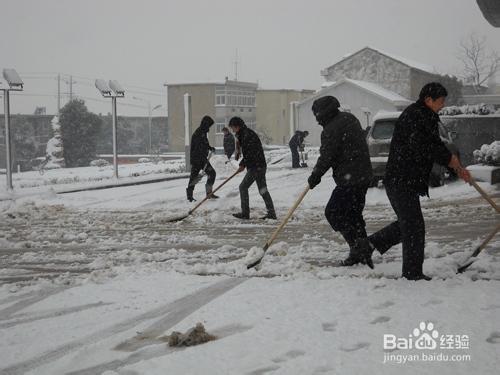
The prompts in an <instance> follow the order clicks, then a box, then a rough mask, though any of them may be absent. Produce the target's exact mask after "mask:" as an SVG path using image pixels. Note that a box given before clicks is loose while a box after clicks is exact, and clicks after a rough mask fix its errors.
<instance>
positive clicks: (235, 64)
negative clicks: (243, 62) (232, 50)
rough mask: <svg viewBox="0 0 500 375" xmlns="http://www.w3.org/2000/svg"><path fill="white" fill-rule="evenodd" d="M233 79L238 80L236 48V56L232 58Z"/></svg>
mask: <svg viewBox="0 0 500 375" xmlns="http://www.w3.org/2000/svg"><path fill="white" fill-rule="evenodd" d="M234 80H235V81H237V80H238V48H236V58H235V60H234Z"/></svg>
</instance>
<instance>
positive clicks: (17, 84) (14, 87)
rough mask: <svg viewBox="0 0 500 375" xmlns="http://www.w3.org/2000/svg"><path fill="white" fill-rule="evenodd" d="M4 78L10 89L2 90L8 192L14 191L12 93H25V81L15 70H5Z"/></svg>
mask: <svg viewBox="0 0 500 375" xmlns="http://www.w3.org/2000/svg"><path fill="white" fill-rule="evenodd" d="M3 78H4V79H5V81H7V84H8V85H9V87H8V88H0V90H1V91H3V104H4V114H5V153H6V156H5V164H6V165H5V167H6V168H5V171H6V176H7V190H13V189H14V187H13V185H12V161H11V157H12V154H11V139H10V91H23V85H24V83H23V81H22V79H21V77H19V74H17V72H16V71H15V70H14V69H4V70H3Z"/></svg>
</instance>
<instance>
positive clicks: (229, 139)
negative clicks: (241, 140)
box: [222, 128, 236, 160]
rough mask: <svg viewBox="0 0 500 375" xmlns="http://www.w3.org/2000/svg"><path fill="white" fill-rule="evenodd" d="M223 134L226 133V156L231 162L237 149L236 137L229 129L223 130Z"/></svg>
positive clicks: (224, 143) (224, 142)
mask: <svg viewBox="0 0 500 375" xmlns="http://www.w3.org/2000/svg"><path fill="white" fill-rule="evenodd" d="M222 133H224V141H223V145H224V154H225V155H226V156H227V160H231V156H233V154H234V150H235V149H236V145H235V141H234V135H232V134H231V132H230V131H229V129H228V128H223V129H222Z"/></svg>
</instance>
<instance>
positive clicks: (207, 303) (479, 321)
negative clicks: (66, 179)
mask: <svg viewBox="0 0 500 375" xmlns="http://www.w3.org/2000/svg"><path fill="white" fill-rule="evenodd" d="M275 158H276V160H277V159H279V155H276V156H275ZM287 162H288V161H287V160H286V159H285V160H283V161H282V162H280V163H277V164H276V165H273V164H270V166H269V170H268V187H269V191H270V192H271V195H272V197H273V199H274V202H275V205H276V207H277V211H278V216H281V217H283V215H284V214H285V213H286V211H287V210H288V207H289V206H290V205H291V203H293V201H294V200H295V199H296V197H297V196H298V194H300V192H301V191H302V190H303V188H304V187H305V183H306V180H307V176H308V173H309V172H310V170H309V171H308V170H307V169H299V170H291V169H288V168H284V165H285V163H287ZM213 164H214V166H215V169H216V170H217V172H218V179H217V182H216V184H218V183H221V182H222V181H223V179H224V178H226V177H227V176H229V175H231V174H232V173H233V171H234V168H235V165H231V164H225V163H224V159H223V158H219V157H218V156H216V157H215V158H214V160H213ZM241 178H242V177H241V176H237V177H235V178H234V180H233V181H231V182H229V183H228V184H227V185H226V187H225V188H224V189H222V190H221V191H220V194H219V195H220V196H221V198H220V199H219V200H214V201H209V202H207V203H206V204H205V205H203V206H202V207H201V208H200V209H199V210H198V211H196V212H195V213H194V214H193V215H191V216H190V217H188V218H187V219H185V220H183V221H181V222H178V223H168V219H169V218H171V217H173V216H176V215H179V214H182V213H187V211H188V209H189V207H190V205H188V204H186V202H185V185H186V182H187V181H186V180H174V181H168V182H161V183H155V184H149V185H141V186H130V187H126V188H115V189H107V190H100V191H86V192H79V193H73V194H64V195H55V194H47V193H45V194H41V195H37V196H30V197H20V198H18V199H16V200H14V201H5V202H1V203H0V219H1V220H0V231H1V233H2V235H1V236H0V265H1V268H0V280H1V285H0V331H1V334H2V338H3V340H2V341H1V343H0V373H6V374H21V373H28V374H65V373H79V374H101V373H102V374H106V375H110V374H123V375H130V374H160V373H161V374H165V373H189V374H254V375H256V374H264V373H269V374H271V373H272V374H314V373H316V374H322V373H330V374H339V373H341V374H366V373H373V374H379V373H380V374H382V373H384V374H393V373H394V374H396V373H398V374H420V373H438V372H439V373H443V374H452V373H453V374H462V373H463V374H466V373H467V374H468V373H470V372H472V371H475V372H476V373H480V374H496V373H497V368H498V366H499V364H500V363H499V360H498V358H500V355H499V354H500V326H499V325H498V314H499V312H500V292H499V290H500V289H499V286H500V258H499V256H498V252H496V251H495V250H498V249H499V248H500V240H499V239H498V238H496V239H494V240H493V241H492V243H491V245H490V247H489V248H488V249H487V250H485V251H484V252H483V253H482V254H481V255H480V257H479V259H478V261H477V262H476V263H475V264H474V265H473V266H471V268H470V270H469V271H467V272H466V273H464V274H462V275H458V276H457V275H455V271H456V266H457V264H459V263H460V262H461V261H462V260H463V259H465V258H466V257H467V255H468V254H470V252H471V251H472V249H473V248H474V246H477V245H478V244H479V243H480V241H481V239H482V238H484V237H485V236H486V234H487V232H488V231H490V230H492V229H493V227H494V226H495V223H498V217H497V216H498V215H496V216H495V214H494V213H493V211H492V209H491V207H489V206H488V205H487V203H485V202H484V201H483V200H482V199H481V198H478V194H477V192H475V190H473V188H471V187H470V186H467V185H465V184H463V183H460V182H455V183H451V184H449V185H447V186H444V187H441V188H437V189H432V190H431V199H430V200H428V199H423V208H424V215H425V217H426V222H427V230H428V241H427V247H426V261H425V264H424V268H425V270H426V272H427V273H428V274H430V275H431V276H433V277H434V279H433V280H432V281H431V282H408V281H405V280H401V279H399V275H400V271H401V248H400V246H398V247H395V248H394V249H392V250H391V251H390V252H389V253H387V254H386V255H385V256H384V257H381V256H379V255H376V256H375V257H374V261H375V267H376V268H375V270H370V269H368V268H366V267H362V266H359V267H353V268H339V267H332V266H331V261H332V260H333V261H334V260H337V259H342V258H343V257H344V256H345V254H346V251H347V246H346V245H345V244H344V242H343V241H342V239H341V238H340V236H338V234H335V233H333V232H332V231H331V229H330V228H329V227H328V224H327V223H326V220H325V219H324V217H323V207H324V205H325V203H326V201H327V200H328V198H329V194H330V192H331V189H332V188H333V181H332V179H331V178H330V177H329V176H327V175H325V177H324V178H323V182H322V183H321V185H319V186H318V187H317V188H315V189H314V190H312V191H311V192H309V193H308V195H307V196H306V198H305V200H304V202H303V204H302V205H301V207H300V208H299V210H298V211H297V213H296V214H295V215H294V217H293V219H292V220H291V221H290V223H289V224H288V225H287V227H286V228H285V230H284V232H283V233H282V235H280V236H279V237H278V240H277V241H276V243H275V244H274V245H273V246H272V247H271V248H270V249H269V251H268V254H267V255H266V257H265V259H264V262H263V265H262V269H261V270H260V271H258V272H257V271H255V270H246V268H245V266H244V257H245V255H246V254H247V252H248V250H249V249H251V248H252V247H254V246H262V244H263V243H264V242H265V240H266V239H267V238H268V236H269V235H270V233H271V232H272V230H273V229H274V228H275V226H276V225H277V223H276V222H274V221H268V220H266V221H260V220H258V219H256V218H257V217H259V216H260V215H261V214H263V213H264V211H265V208H264V204H263V202H262V199H261V198H260V196H259V195H258V192H257V189H256V188H255V187H252V188H251V194H250V201H251V207H252V218H253V219H252V220H251V221H250V222H240V221H238V220H237V219H235V218H233V217H232V216H231V213H232V212H237V211H238V210H239V194H238V184H239V181H241ZM481 186H482V187H484V188H486V189H487V190H488V191H489V192H490V193H494V194H498V191H497V190H496V188H495V187H491V186H488V185H486V184H481ZM203 190H204V188H203V182H202V183H200V184H199V185H198V186H197V187H196V190H195V198H197V199H200V198H202V197H203ZM393 217H394V214H393V212H392V210H391V208H390V206H389V205H388V201H387V197H386V196H385V192H384V190H383V189H378V188H373V189H370V190H369V192H368V195H367V207H366V210H365V218H366V220H367V223H368V229H369V232H372V231H373V230H376V229H377V228H380V227H381V226H383V225H385V224H386V223H387V222H389V221H390V220H392V219H393ZM197 322H202V323H203V324H204V325H205V327H206V328H207V330H208V332H210V333H214V334H216V335H217V336H218V337H219V338H218V340H216V341H213V342H209V343H206V344H203V345H201V346H197V347H190V348H186V349H172V348H168V346H167V345H166V343H165V342H164V341H162V340H161V339H160V338H161V336H164V335H166V334H169V333H170V332H172V331H173V330H176V331H185V330H187V329H188V328H190V327H193V326H194V325H195V324H196V323H197ZM421 322H432V323H433V325H434V329H432V330H431V331H432V332H433V331H434V330H437V331H438V332H439V335H441V334H443V335H462V336H464V335H467V336H468V338H469V339H470V342H469V343H470V347H469V349H459V350H458V349H457V350H449V349H442V350H440V349H439V348H438V349H437V350H425V351H422V350H404V349H398V350H389V349H388V350H386V351H384V348H383V337H384V334H394V335H397V336H398V337H402V338H408V337H409V335H410V334H412V333H413V330H414V329H415V328H417V327H418V326H419V324H420V323H421ZM432 332H429V334H431V333H432ZM421 333H422V334H423V332H421ZM445 337H446V336H445ZM438 341H439V340H438ZM437 344H438V345H439V344H440V343H439V342H438V343H437ZM422 353H425V354H436V355H437V354H439V353H443V354H464V355H470V359H467V358H465V359H464V358H462V359H463V360H462V361H460V362H458V361H453V362H451V361H448V362H443V361H434V362H429V361H427V362H421V361H420V362H416V361H408V355H409V354H419V355H421V354H422ZM384 354H387V355H393V360H392V361H391V363H384ZM405 358H406V360H407V362H406V363H404V364H398V363H395V361H396V362H397V360H401V361H402V360H404V359H405Z"/></svg>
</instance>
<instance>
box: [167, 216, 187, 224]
mask: <svg viewBox="0 0 500 375" xmlns="http://www.w3.org/2000/svg"><path fill="white" fill-rule="evenodd" d="M188 216H189V214H186V215H182V216H177V217H173V218H171V219H168V220H167V222H168V223H176V222H178V221H181V220H184V219H185V218H187V217H188Z"/></svg>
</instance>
